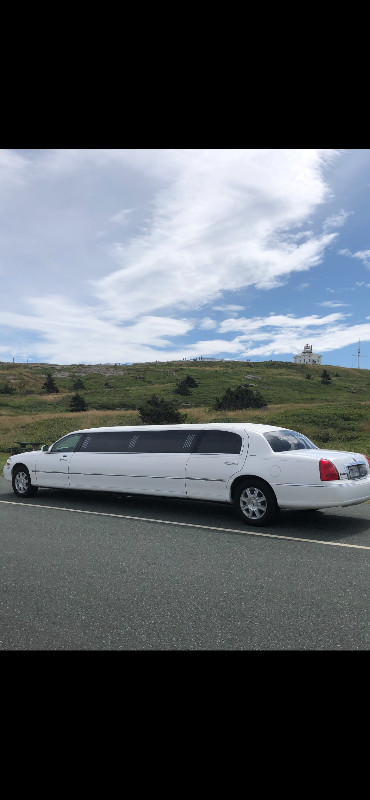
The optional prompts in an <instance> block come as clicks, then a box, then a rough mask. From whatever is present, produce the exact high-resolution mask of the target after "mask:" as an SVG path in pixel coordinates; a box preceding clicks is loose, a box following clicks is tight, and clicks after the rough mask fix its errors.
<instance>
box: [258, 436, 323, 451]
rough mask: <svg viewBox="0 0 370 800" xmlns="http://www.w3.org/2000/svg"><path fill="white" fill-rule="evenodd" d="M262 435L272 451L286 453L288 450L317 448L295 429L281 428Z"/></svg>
mask: <svg viewBox="0 0 370 800" xmlns="http://www.w3.org/2000/svg"><path fill="white" fill-rule="evenodd" d="M263 435H264V437H265V439H267V441H268V443H269V445H270V447H271V449H272V450H273V451H274V453H287V452H289V450H315V449H317V448H316V445H315V444H313V442H311V441H310V440H309V439H307V436H303V433H297V431H288V430H281V431H274V432H271V433H264V434H263Z"/></svg>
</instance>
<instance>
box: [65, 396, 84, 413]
mask: <svg viewBox="0 0 370 800" xmlns="http://www.w3.org/2000/svg"><path fill="white" fill-rule="evenodd" d="M86 409H87V403H86V400H85V398H84V397H82V395H80V394H78V393H77V394H74V395H73V397H71V402H70V404H69V411H86Z"/></svg>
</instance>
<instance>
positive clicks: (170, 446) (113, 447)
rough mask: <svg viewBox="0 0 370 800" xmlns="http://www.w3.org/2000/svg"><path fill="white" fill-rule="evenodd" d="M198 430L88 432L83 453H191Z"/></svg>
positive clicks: (83, 444)
mask: <svg viewBox="0 0 370 800" xmlns="http://www.w3.org/2000/svg"><path fill="white" fill-rule="evenodd" d="M196 436H197V432H196V431H189V430H188V431H166V430H163V431H117V432H115V431H109V432H108V431H107V432H103V431H102V432H99V433H88V434H87V436H86V438H85V439H84V441H83V442H82V445H81V447H80V451H81V453H83V452H87V453H91V452H94V453H132V452H134V453H190V452H191V445H192V443H193V441H194V439H195V438H196Z"/></svg>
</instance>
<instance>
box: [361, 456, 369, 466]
mask: <svg viewBox="0 0 370 800" xmlns="http://www.w3.org/2000/svg"><path fill="white" fill-rule="evenodd" d="M362 455H363V457H364V458H366V461H367V463H368V465H369V467H370V458H368V457H367V456H365V453H362Z"/></svg>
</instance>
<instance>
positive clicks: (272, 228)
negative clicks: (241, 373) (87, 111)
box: [0, 149, 370, 369]
mask: <svg viewBox="0 0 370 800" xmlns="http://www.w3.org/2000/svg"><path fill="white" fill-rule="evenodd" d="M0 299H1V302H0V361H8V362H11V361H13V360H14V362H17V363H20V362H21V363H23V362H41V363H47V364H106V363H109V364H117V363H118V364H130V363H143V362H151V361H173V360H182V359H194V358H213V359H215V358H216V359H227V360H236V361H246V360H250V361H252V362H253V361H254V362H256V361H268V360H273V361H293V356H294V355H297V354H299V353H301V351H302V350H303V347H304V346H305V344H310V345H312V349H313V352H315V353H319V354H320V355H321V356H322V364H327V365H338V366H343V367H357V366H359V365H360V367H361V368H364V369H370V302H369V301H370V150H365V149H363V150H345V149H325V150H284V149H278V150H275V149H272V150H268V149H264V150H247V149H245V150H243V149H241V150H239V149H230V150H228V149H225V150H222V149H209V150H207V149H189V150H177V149H171V150H160V149H157V150H146V149H138V150H135V149H128V150H117V149H110V150H88V149H86V150H58V149H57V150H52V149H50V150H42V149H41V150H27V149H24V150H22V149H18V150H17V149H15V150H0Z"/></svg>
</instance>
